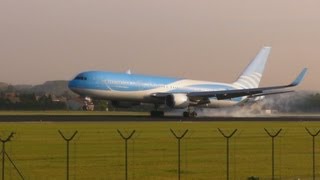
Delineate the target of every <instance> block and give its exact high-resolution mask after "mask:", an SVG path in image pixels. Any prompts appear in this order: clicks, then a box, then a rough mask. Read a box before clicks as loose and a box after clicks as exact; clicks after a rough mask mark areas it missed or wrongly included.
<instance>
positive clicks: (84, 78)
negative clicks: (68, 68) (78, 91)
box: [74, 76, 87, 80]
mask: <svg viewBox="0 0 320 180" xmlns="http://www.w3.org/2000/svg"><path fill="white" fill-rule="evenodd" d="M74 79H76V80H87V78H86V77H84V76H77V77H76V78H74Z"/></svg>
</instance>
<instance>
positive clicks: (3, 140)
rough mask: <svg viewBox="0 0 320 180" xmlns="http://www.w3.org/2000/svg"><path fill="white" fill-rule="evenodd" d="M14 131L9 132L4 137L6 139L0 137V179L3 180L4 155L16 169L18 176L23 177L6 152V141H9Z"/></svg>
mask: <svg viewBox="0 0 320 180" xmlns="http://www.w3.org/2000/svg"><path fill="white" fill-rule="evenodd" d="M14 134H15V133H14V132H11V134H10V135H9V136H8V137H7V138H6V139H2V138H0V141H1V142H2V152H1V153H2V180H4V163H5V159H4V158H5V156H6V157H7V158H8V159H9V161H10V163H11V164H12V165H13V167H14V168H15V169H16V171H17V172H18V174H19V176H20V177H21V179H24V177H23V176H22V174H21V172H20V171H19V169H18V168H17V166H16V165H15V164H14V162H13V161H12V159H11V158H10V157H9V155H8V154H7V152H6V143H7V142H9V141H11V138H12V137H13V135H14Z"/></svg>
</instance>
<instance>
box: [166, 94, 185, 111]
mask: <svg viewBox="0 0 320 180" xmlns="http://www.w3.org/2000/svg"><path fill="white" fill-rule="evenodd" d="M165 104H166V105H167V106H168V107H170V108H176V109H184V108H187V107H188V106H189V104H190V101H189V98H188V97H187V95H186V94H170V95H168V96H167V97H166V99H165Z"/></svg>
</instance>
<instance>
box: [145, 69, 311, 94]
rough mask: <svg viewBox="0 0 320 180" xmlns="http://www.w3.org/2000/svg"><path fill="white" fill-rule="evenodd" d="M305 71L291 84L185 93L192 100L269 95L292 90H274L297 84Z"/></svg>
mask: <svg viewBox="0 0 320 180" xmlns="http://www.w3.org/2000/svg"><path fill="white" fill-rule="evenodd" d="M306 72H307V68H304V69H303V70H302V71H301V73H300V74H299V75H298V76H297V78H296V79H295V80H294V81H293V82H292V83H291V84H288V85H283V86H271V87H261V88H251V89H236V90H222V91H202V92H189V93H186V95H187V96H188V97H189V98H190V99H194V100H195V99H205V98H211V97H216V98H217V99H218V100H223V99H231V98H237V97H242V96H251V97H257V96H265V95H270V94H280V93H287V92H292V91H288V90H283V91H274V90H278V89H285V88H289V87H293V86H297V85H299V84H300V82H301V81H302V80H303V78H304V76H305V74H306ZM167 95H170V93H155V94H152V95H151V96H152V97H158V98H163V97H165V96H167Z"/></svg>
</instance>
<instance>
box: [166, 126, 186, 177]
mask: <svg viewBox="0 0 320 180" xmlns="http://www.w3.org/2000/svg"><path fill="white" fill-rule="evenodd" d="M170 131H171V133H172V134H173V136H174V137H175V138H176V139H177V141H178V180H180V177H181V145H180V140H181V139H182V138H183V137H184V136H185V135H186V134H187V132H188V131H189V129H187V130H185V131H184V133H183V134H182V135H181V136H177V134H176V133H175V132H174V131H173V130H172V129H170Z"/></svg>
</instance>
